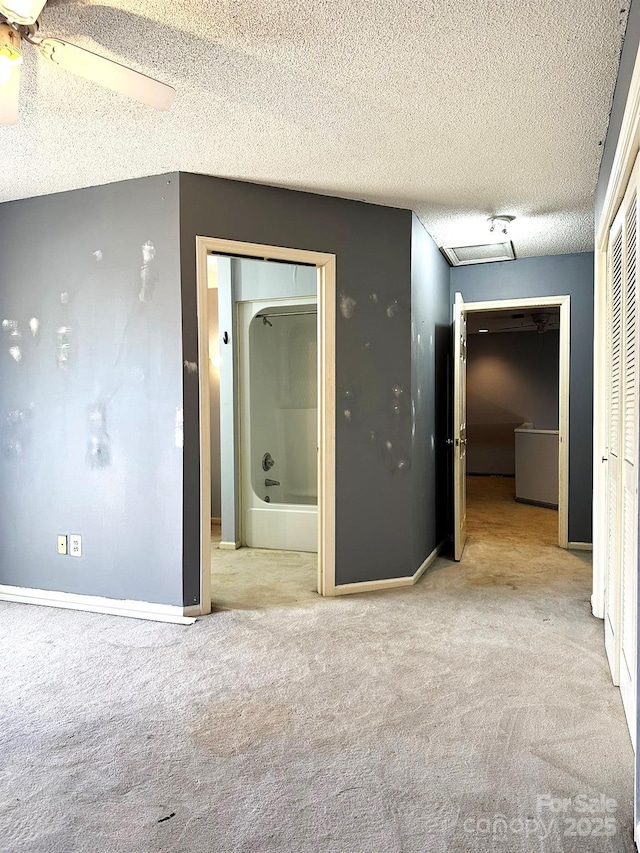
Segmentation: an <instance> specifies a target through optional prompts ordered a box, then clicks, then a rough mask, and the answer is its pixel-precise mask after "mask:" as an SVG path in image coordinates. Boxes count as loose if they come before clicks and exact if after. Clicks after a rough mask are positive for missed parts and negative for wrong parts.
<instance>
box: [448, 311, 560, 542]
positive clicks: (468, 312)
mask: <svg viewBox="0 0 640 853" xmlns="http://www.w3.org/2000/svg"><path fill="white" fill-rule="evenodd" d="M556 307H557V308H560V365H559V378H560V381H559V388H558V391H559V399H560V404H559V413H558V432H559V438H558V545H559V547H560V548H567V547H568V545H569V370H570V356H571V314H570V311H571V298H570V297H569V296H531V297H527V298H526V299H493V300H489V301H487V302H465V304H464V310H465V313H467V314H470V313H473V312H478V311H512V310H514V309H517V310H523V309H525V310H526V309H528V308H556Z"/></svg>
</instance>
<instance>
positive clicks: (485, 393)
mask: <svg viewBox="0 0 640 853" xmlns="http://www.w3.org/2000/svg"><path fill="white" fill-rule="evenodd" d="M559 344H560V336H559V332H557V331H548V332H545V333H544V334H543V335H538V334H536V333H535V332H502V333H498V334H487V335H470V336H469V340H468V357H467V437H468V442H469V444H468V448H467V450H468V456H467V470H468V472H469V473H470V474H506V475H512V474H514V473H515V439H514V432H513V431H514V429H515V428H516V427H518V426H520V424H522V423H524V422H526V421H529V422H531V423H533V424H534V426H535V427H536V428H537V429H558V367H559V354H560V349H559Z"/></svg>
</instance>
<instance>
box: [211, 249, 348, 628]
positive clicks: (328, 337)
mask: <svg viewBox="0 0 640 853" xmlns="http://www.w3.org/2000/svg"><path fill="white" fill-rule="evenodd" d="M210 254H218V255H232V256H233V255H239V256H243V257H250V258H258V259H260V260H274V261H288V262H290V263H294V264H312V265H313V266H315V267H316V269H317V274H318V592H319V593H320V595H324V596H332V595H335V594H336V588H335V587H336V577H335V550H336V549H335V517H336V463H335V423H336V418H335V398H336V391H335V388H336V380H335V373H336V368H335V363H336V256H335V255H333V254H328V253H327V252H312V251H308V250H306V249H291V248H285V247H282V246H267V245H264V244H261V243H245V242H242V241H238V240H224V239H220V238H217V237H203V236H199V237H196V265H197V266H196V283H197V308H198V375H199V405H200V415H199V425H200V539H201V541H200V608H201V612H202V614H205V613H210V612H211V560H210V554H211V424H210V413H211V409H210V400H209V311H208V272H207V256H208V255H210Z"/></svg>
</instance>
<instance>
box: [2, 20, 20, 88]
mask: <svg viewBox="0 0 640 853" xmlns="http://www.w3.org/2000/svg"><path fill="white" fill-rule="evenodd" d="M21 43H22V39H21V38H20V34H19V33H18V32H16V30H14V29H13V27H10V26H9V24H0V86H4V84H5V83H8V82H9V79H10V78H11V75H12V74H13V72H14V69H15V68H16V67H17V66H18V65H20V63H21V62H22V49H21Z"/></svg>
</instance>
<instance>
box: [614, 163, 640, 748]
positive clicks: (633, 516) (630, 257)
mask: <svg viewBox="0 0 640 853" xmlns="http://www.w3.org/2000/svg"><path fill="white" fill-rule="evenodd" d="M637 176H638V167H637V166H636V168H634V170H633V174H632V178H631V181H630V183H629V188H628V190H627V193H626V194H625V198H624V201H623V205H622V208H623V215H624V223H623V232H622V233H623V237H624V240H623V248H624V251H623V258H624V264H623V299H622V301H623V335H622V395H621V401H620V402H621V406H620V427H621V430H620V465H621V479H622V501H621V510H622V512H621V519H620V521H621V525H620V526H621V543H620V544H621V546H622V572H621V575H620V622H619V626H620V627H619V645H620V690H621V692H622V702H623V705H624V710H625V713H626V715H627V723H628V725H629V730H630V732H631V740H632V741H635V728H636V721H635V716H636V621H637V620H636V596H637V571H638V568H637V567H638V393H639V388H638V355H639V353H638V319H639V317H638V313H639V312H638V287H637V271H636V254H637V247H638V191H637ZM634 747H635V742H634Z"/></svg>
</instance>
